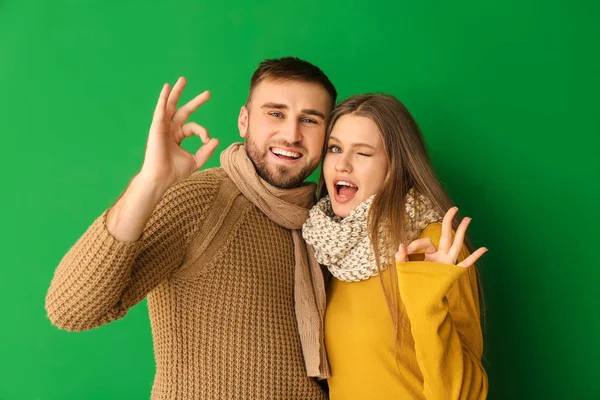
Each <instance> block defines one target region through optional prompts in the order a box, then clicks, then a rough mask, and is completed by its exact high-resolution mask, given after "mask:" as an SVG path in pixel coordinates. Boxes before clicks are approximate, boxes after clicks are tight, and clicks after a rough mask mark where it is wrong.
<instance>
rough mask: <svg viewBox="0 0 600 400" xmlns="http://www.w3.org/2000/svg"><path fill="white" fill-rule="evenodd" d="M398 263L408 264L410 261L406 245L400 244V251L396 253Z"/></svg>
mask: <svg viewBox="0 0 600 400" xmlns="http://www.w3.org/2000/svg"><path fill="white" fill-rule="evenodd" d="M396 261H397V262H406V261H408V253H407V251H406V247H404V244H402V243H400V246H399V247H398V251H397V252H396Z"/></svg>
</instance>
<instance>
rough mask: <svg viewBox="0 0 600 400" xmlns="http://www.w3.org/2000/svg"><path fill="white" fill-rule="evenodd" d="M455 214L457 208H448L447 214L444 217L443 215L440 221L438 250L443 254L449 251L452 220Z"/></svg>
mask: <svg viewBox="0 0 600 400" xmlns="http://www.w3.org/2000/svg"><path fill="white" fill-rule="evenodd" d="M457 212H458V208H457V207H452V208H450V209H449V210H448V212H446V215H444V219H443V220H442V235H441V237H440V250H441V251H442V252H444V253H448V252H449V251H450V246H452V220H453V219H454V216H455V215H456V213H457Z"/></svg>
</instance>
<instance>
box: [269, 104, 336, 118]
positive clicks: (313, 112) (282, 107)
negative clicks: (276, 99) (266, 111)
mask: <svg viewBox="0 0 600 400" xmlns="http://www.w3.org/2000/svg"><path fill="white" fill-rule="evenodd" d="M260 108H274V109H276V110H288V109H289V107H288V106H287V104H283V103H271V102H269V103H265V104H263V105H262V106H261V107H260ZM302 113H303V114H307V115H314V116H317V117H320V118H321V119H323V120H324V119H325V114H323V113H322V112H321V111H319V110H315V109H312V108H307V109H304V110H302Z"/></svg>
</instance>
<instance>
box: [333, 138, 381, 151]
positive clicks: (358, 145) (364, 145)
mask: <svg viewBox="0 0 600 400" xmlns="http://www.w3.org/2000/svg"><path fill="white" fill-rule="evenodd" d="M329 140H334V141H336V142H338V143H341V140H340V139H338V138H336V137H335V136H329ZM350 147H355V148H356V147H368V148H369V149H372V150H377V149H376V148H375V147H373V146H371V145H370V144H366V143H352V145H350Z"/></svg>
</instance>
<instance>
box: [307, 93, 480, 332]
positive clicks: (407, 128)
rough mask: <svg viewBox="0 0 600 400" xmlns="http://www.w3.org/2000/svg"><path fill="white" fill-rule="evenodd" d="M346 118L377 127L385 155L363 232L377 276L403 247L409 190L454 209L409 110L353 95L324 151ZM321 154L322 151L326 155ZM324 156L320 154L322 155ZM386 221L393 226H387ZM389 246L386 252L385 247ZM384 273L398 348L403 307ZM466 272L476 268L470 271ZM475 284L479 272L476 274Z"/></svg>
mask: <svg viewBox="0 0 600 400" xmlns="http://www.w3.org/2000/svg"><path fill="white" fill-rule="evenodd" d="M347 114H352V115H357V116H363V117H367V118H369V119H371V120H372V121H373V122H375V124H376V125H377V127H378V129H379V132H380V133H381V138H382V140H383V144H384V147H385V151H386V153H387V156H388V173H387V176H386V178H385V179H384V182H383V186H382V187H381V189H380V190H379V192H378V193H377V196H375V199H374V200H373V204H372V205H371V210H370V212H369V219H368V231H369V237H370V239H371V243H372V245H373V249H374V252H375V259H376V262H377V268H378V269H379V271H380V272H381V270H382V265H381V261H380V260H381V259H382V253H383V252H389V253H390V254H386V255H387V258H388V259H391V260H393V259H394V253H395V250H396V249H397V247H398V245H399V244H400V243H404V244H405V245H407V244H408V243H407V238H406V229H405V227H404V224H405V221H407V220H408V219H407V216H406V210H405V203H406V196H407V194H408V191H409V190H410V189H411V188H414V189H415V191H416V193H417V194H421V195H423V196H425V197H426V198H427V199H429V200H430V201H431V203H432V205H433V207H434V209H435V210H436V211H437V212H438V213H439V214H440V215H444V214H445V213H446V211H447V210H448V209H450V207H452V206H453V203H452V200H451V199H450V197H449V196H448V194H447V193H446V191H445V190H444V188H443V187H442V185H441V183H440V182H439V180H438V178H437V176H436V174H435V172H434V170H433V167H432V166H431V162H430V159H429V154H428V152H427V148H426V145H425V140H424V138H423V134H422V133H421V130H420V129H419V126H418V125H417V122H416V121H415V120H414V118H413V117H412V115H411V114H410V112H409V111H408V109H407V108H406V107H405V106H404V105H403V104H402V103H401V102H400V101H399V100H398V99H396V98H395V97H393V96H390V95H387V94H364V95H357V96H352V97H350V98H348V99H346V100H344V101H342V102H341V103H340V104H338V105H337V107H336V108H335V110H334V111H333V112H332V114H331V117H330V119H329V123H328V126H327V132H326V135H325V149H327V144H328V143H327V142H328V140H329V136H330V135H331V131H332V130H333V127H334V125H335V123H336V122H337V120H338V119H339V118H340V117H341V116H343V115H347ZM325 151H326V150H325ZM324 154H325V152H324ZM326 194H327V187H326V185H325V183H324V177H323V172H321V179H320V182H319V198H321V197H324V196H325V195H326ZM461 219H462V218H461V217H460V216H459V215H458V213H457V215H456V217H455V218H454V220H453V221H452V225H453V228H454V229H455V230H456V229H457V228H458V224H459V223H460V221H461ZM387 221H391V222H392V223H387ZM384 224H385V227H386V231H385V232H386V233H385V235H386V236H387V237H381V236H382V235H381V231H380V229H378V228H379V227H381V226H383V225H384ZM381 243H389V244H390V245H391V244H394V247H391V246H384V247H386V248H381ZM465 244H466V247H467V248H468V250H469V251H470V252H472V251H473V246H472V244H471V242H470V240H469V239H468V236H465ZM388 247H389V248H388ZM386 267H388V268H389V270H390V271H389V274H388V277H389V280H390V282H389V283H388V285H389V286H388V287H387V289H386V285H385V284H384V279H383V276H382V274H381V273H380V274H379V276H380V279H381V284H382V286H383V290H384V292H385V298H386V302H387V305H388V308H389V309H390V314H391V316H392V320H393V322H394V329H395V332H396V338H397V344H398V343H399V341H401V340H402V338H401V337H400V332H401V330H400V329H399V327H400V323H405V324H406V321H404V318H403V316H404V307H403V306H402V303H401V299H400V294H399V291H398V272H397V270H396V265H395V263H392V265H387V266H386ZM471 268H475V266H472V267H471ZM477 277H478V280H479V272H477ZM478 289H479V297H480V299H481V300H482V296H481V295H482V292H481V283H480V282H478Z"/></svg>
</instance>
